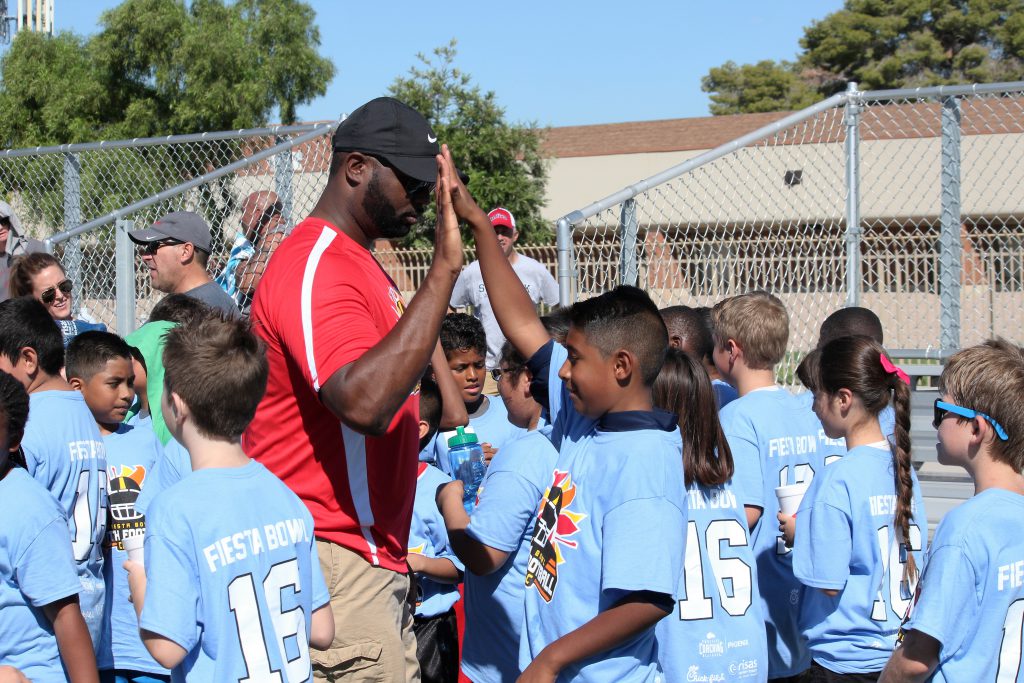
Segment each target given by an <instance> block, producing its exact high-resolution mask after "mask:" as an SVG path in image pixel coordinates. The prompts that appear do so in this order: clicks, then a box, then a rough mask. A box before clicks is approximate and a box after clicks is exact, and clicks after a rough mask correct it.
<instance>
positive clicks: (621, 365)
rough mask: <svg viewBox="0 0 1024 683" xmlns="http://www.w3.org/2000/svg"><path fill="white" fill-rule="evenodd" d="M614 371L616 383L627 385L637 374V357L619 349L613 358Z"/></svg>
mask: <svg viewBox="0 0 1024 683" xmlns="http://www.w3.org/2000/svg"><path fill="white" fill-rule="evenodd" d="M612 369H613V372H614V373H615V379H616V381H618V382H619V383H620V384H625V383H626V382H628V381H629V379H630V377H632V376H633V373H634V372H636V369H637V362H636V356H634V355H633V354H632V353H630V352H629V351H627V350H626V349H619V350H618V351H616V352H615V354H614V355H613V356H612Z"/></svg>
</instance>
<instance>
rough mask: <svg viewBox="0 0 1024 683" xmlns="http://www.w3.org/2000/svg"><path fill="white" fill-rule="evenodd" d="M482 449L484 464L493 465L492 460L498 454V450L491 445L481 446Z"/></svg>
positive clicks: (484, 444) (483, 444)
mask: <svg viewBox="0 0 1024 683" xmlns="http://www.w3.org/2000/svg"><path fill="white" fill-rule="evenodd" d="M480 448H481V449H482V450H483V452H484V462H485V463H486V464H488V465H490V464H491V458H493V457H494V456H495V455H497V454H498V449H497V448H495V447H494V446H492V445H491V444H489V443H482V444H480Z"/></svg>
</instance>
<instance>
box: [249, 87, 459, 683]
mask: <svg viewBox="0 0 1024 683" xmlns="http://www.w3.org/2000/svg"><path fill="white" fill-rule="evenodd" d="M333 145H334V154H333V157H332V160H331V167H330V175H329V178H328V181H327V187H326V189H325V190H324V192H323V195H321V197H320V200H319V201H318V203H317V205H316V207H315V208H314V209H313V212H312V213H311V214H310V216H309V218H307V219H306V220H304V221H302V222H301V223H299V224H298V225H297V226H296V227H295V229H294V230H293V231H292V233H291V235H290V236H289V237H288V238H287V239H286V240H284V241H283V242H282V243H281V245H280V247H278V249H277V251H276V252H275V253H274V257H273V258H272V259H271V261H270V263H269V265H268V266H267V268H266V271H265V272H264V275H263V279H262V280H261V281H260V286H259V288H258V289H257V291H256V297H255V299H254V300H253V304H252V313H251V318H252V322H253V326H254V329H255V331H256V333H257V334H258V335H259V336H260V337H262V338H263V339H264V341H266V343H267V358H268V360H269V363H270V377H269V380H268V382H267V393H266V395H265V397H264V398H263V401H262V402H261V403H260V405H259V408H258V409H257V412H256V417H255V418H254V419H253V421H252V424H251V425H250V426H249V429H248V430H247V431H246V433H245V435H244V437H243V446H244V448H245V450H246V452H247V453H248V454H249V455H250V456H251V457H253V458H255V459H256V460H258V461H259V462H261V463H263V464H264V465H265V466H266V467H267V468H269V469H270V470H271V471H272V472H274V473H275V474H276V475H277V476H278V477H280V478H281V479H282V480H283V481H284V482H285V484H287V485H288V487H289V488H291V489H292V490H293V491H294V492H295V493H296V494H298V496H299V497H300V498H302V500H303V501H304V502H305V503H306V505H307V506H308V507H309V509H310V511H311V513H312V515H313V520H314V523H315V535H316V538H317V549H318V552H319V555H320V564H321V567H322V568H323V571H324V577H325V578H326V580H327V585H328V589H329V590H330V592H331V605H332V609H333V611H334V615H335V624H336V631H337V632H336V635H335V640H334V643H333V644H332V645H331V648H330V649H329V650H327V651H325V652H318V651H315V650H314V651H312V652H311V655H312V659H313V669H314V677H315V679H316V680H332V681H334V680H346V681H354V680H373V681H396V682H398V681H401V682H402V683H405V681H412V680H419V669H418V666H417V662H416V643H415V638H414V636H413V632H412V615H411V613H410V611H409V607H408V605H407V603H406V598H407V595H408V591H409V580H408V576H407V572H408V565H407V564H406V559H405V558H406V546H407V541H408V535H409V524H410V520H411V516H412V504H413V499H414V496H415V489H416V466H417V442H418V421H419V416H418V404H417V397H416V395H415V392H416V390H417V385H418V381H419V379H420V377H421V375H422V374H423V371H424V369H425V368H426V366H427V363H428V361H429V360H430V356H431V353H432V352H433V350H434V348H435V345H436V344H437V340H438V335H439V331H440V326H441V319H442V318H443V317H444V314H445V311H446V310H447V306H448V300H449V298H450V297H451V292H452V287H453V286H454V284H455V280H456V278H457V277H458V275H459V271H460V269H461V267H462V262H463V257H462V241H461V238H460V236H459V229H458V220H457V219H456V217H455V213H454V210H453V209H452V205H451V201H452V196H453V190H452V187H453V182H452V180H451V178H453V177H454V171H453V169H451V157H450V155H448V154H447V153H446V154H444V155H441V154H440V152H441V150H440V149H439V147H438V144H437V137H436V136H435V135H434V133H433V131H432V130H431V128H430V125H429V124H428V123H427V121H426V120H425V119H424V118H423V117H422V116H421V115H420V114H419V113H417V112H416V111H414V110H413V109H411V108H410V107H408V106H406V105H404V104H402V103H401V102H399V101H397V100H394V99H391V98H378V99H376V100H372V101H371V102H368V103H367V104H364V105H363V106H362V107H360V108H359V109H357V110H356V111H354V112H353V113H352V115H351V116H349V118H347V119H346V120H345V121H344V122H343V123H342V124H341V125H340V126H339V127H338V130H337V131H336V132H335V134H334V139H333ZM438 182H439V183H441V184H440V185H438V189H437V197H438V217H439V218H438V225H437V232H436V237H435V245H434V258H433V262H432V264H431V267H430V271H429V272H428V273H427V276H426V278H425V279H424V281H423V284H422V285H421V286H420V288H419V290H418V291H417V293H416V297H415V299H413V301H412V302H411V303H410V304H409V306H406V305H405V302H404V301H403V300H402V297H401V295H400V294H399V291H398V288H397V287H396V286H395V284H394V282H392V280H391V278H390V277H388V275H387V273H385V272H384V270H383V269H382V268H381V267H380V264H378V263H377V261H376V259H374V257H373V254H372V253H371V252H370V247H371V245H372V244H373V241H374V240H375V239H378V238H396V237H401V236H403V235H405V234H406V233H408V231H409V230H410V229H411V228H412V226H413V225H415V224H416V222H417V221H418V220H419V216H420V214H421V212H422V211H423V209H424V208H425V206H426V204H427V202H428V201H429V200H430V191H431V189H432V188H433V187H434V185H435V183H438ZM460 189H461V191H463V192H464V188H463V187H462V186H461V183H457V187H456V188H455V189H454V194H455V195H458V193H459V191H460ZM469 201H470V202H471V201H472V200H471V199H470V200H469ZM459 203H460V206H465V204H466V198H465V197H460V198H459ZM301 589H302V590H307V589H308V588H307V587H305V586H303V587H301Z"/></svg>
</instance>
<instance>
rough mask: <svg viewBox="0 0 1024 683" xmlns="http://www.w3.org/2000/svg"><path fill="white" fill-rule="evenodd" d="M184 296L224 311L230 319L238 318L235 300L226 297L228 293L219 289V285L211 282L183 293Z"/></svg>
mask: <svg viewBox="0 0 1024 683" xmlns="http://www.w3.org/2000/svg"><path fill="white" fill-rule="evenodd" d="M185 296H190V297H192V298H193V299H199V300H200V301H202V302H203V303H204V304H207V305H209V306H212V307H214V308H217V309H220V310H221V311H224V312H225V313H227V314H228V315H230V316H231V317H232V318H237V317H239V313H238V305H237V304H236V303H235V300H234V299H232V298H231V297H230V296H228V293H227V292H225V291H224V290H223V289H221V287H220V285H218V284H217V283H216V282H214V281H213V280H210V281H209V282H207V283H206V284H202V285H199V286H198V287H195V288H194V289H190V290H188V291H187V292H185Z"/></svg>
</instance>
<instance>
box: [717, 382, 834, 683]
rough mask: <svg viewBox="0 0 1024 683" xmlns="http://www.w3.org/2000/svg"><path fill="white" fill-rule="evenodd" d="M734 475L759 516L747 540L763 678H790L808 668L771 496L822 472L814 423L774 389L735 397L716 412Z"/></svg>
mask: <svg viewBox="0 0 1024 683" xmlns="http://www.w3.org/2000/svg"><path fill="white" fill-rule="evenodd" d="M719 418H720V419H721V422H722V430H723V431H724V432H725V436H726V438H727V439H728V440H729V448H730V449H731V450H732V456H733V460H734V461H735V463H736V473H735V474H734V475H733V486H734V490H735V493H736V496H737V497H738V498H739V501H740V504H741V505H750V506H755V507H760V508H762V510H763V512H762V513H761V518H760V519H759V520H758V522H757V524H755V525H754V528H753V530H751V532H750V539H751V542H752V543H753V546H754V556H755V557H756V558H757V578H758V587H759V589H760V593H761V603H762V607H763V611H764V618H765V621H766V623H767V633H768V674H769V676H770V677H772V678H783V677H786V676H795V675H796V674H798V673H800V672H802V671H804V670H805V669H807V667H809V666H810V664H811V661H810V653H809V652H808V650H807V644H806V642H805V641H804V638H803V636H802V634H801V633H800V627H799V624H798V622H797V619H798V616H799V614H800V597H801V594H802V593H803V587H802V586H801V584H800V582H799V581H797V579H796V577H795V576H793V564H792V561H791V559H790V557H789V550H788V549H787V548H786V544H785V541H784V540H783V538H782V535H781V534H780V533H779V524H778V520H777V519H776V515H777V514H778V513H779V501H778V499H777V498H776V497H775V488H776V487H778V486H782V485H784V484H797V483H800V482H810V481H811V479H812V478H813V477H814V474H815V469H822V468H823V467H824V466H823V464H821V462H822V461H821V458H820V454H819V453H820V452H819V445H818V428H819V426H820V425H819V423H818V420H817V419H816V418H815V417H814V415H813V414H810V413H808V412H807V410H806V409H804V407H803V406H802V405H801V404H800V402H799V401H798V400H797V398H796V397H795V396H793V394H791V393H789V392H788V391H786V390H785V389H782V388H781V387H778V386H773V387H767V388H764V389H757V390H755V391H752V392H750V393H748V394H746V395H745V396H741V397H740V398H738V399H736V400H735V401H733V402H732V403H730V404H729V405H727V406H725V407H724V408H722V410H721V412H719Z"/></svg>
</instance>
